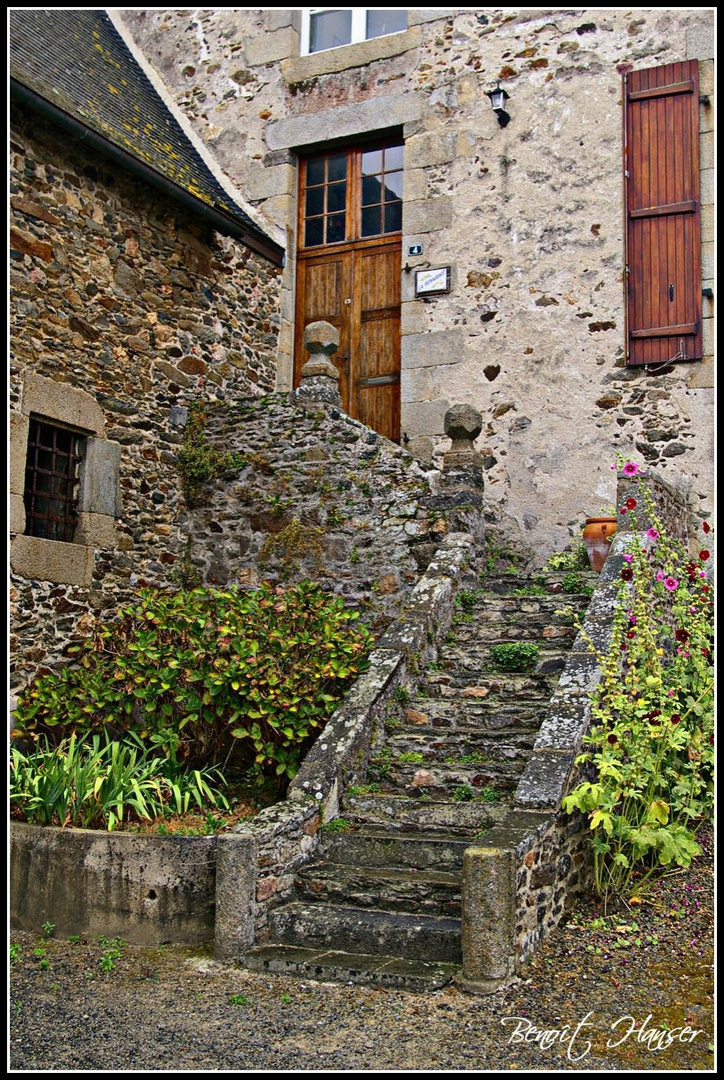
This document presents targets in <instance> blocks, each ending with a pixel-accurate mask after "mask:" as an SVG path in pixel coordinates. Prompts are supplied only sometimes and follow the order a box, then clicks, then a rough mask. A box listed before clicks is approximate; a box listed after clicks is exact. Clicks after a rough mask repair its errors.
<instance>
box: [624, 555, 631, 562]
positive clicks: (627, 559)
mask: <svg viewBox="0 0 724 1080" xmlns="http://www.w3.org/2000/svg"><path fill="white" fill-rule="evenodd" d="M623 561H624V562H627V563H632V562H633V555H624V556H623Z"/></svg>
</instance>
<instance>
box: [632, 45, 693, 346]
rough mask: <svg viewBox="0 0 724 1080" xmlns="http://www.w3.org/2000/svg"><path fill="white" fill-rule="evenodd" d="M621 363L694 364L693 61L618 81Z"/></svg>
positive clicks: (636, 73)
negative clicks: (622, 193)
mask: <svg viewBox="0 0 724 1080" xmlns="http://www.w3.org/2000/svg"><path fill="white" fill-rule="evenodd" d="M625 97H626V111H625V123H626V135H625V142H626V147H625V150H626V162H625V189H626V214H627V222H626V224H627V228H626V246H627V251H626V268H627V290H626V292H627V296H626V299H627V324H628V361H629V363H630V364H665V363H668V362H670V361H677V360H698V359H700V358H701V356H702V326H701V202H700V192H699V74H698V63H697V61H696V60H690V61H689V60H687V61H684V62H681V63H675V64H666V65H664V66H663V67H658V68H649V69H647V70H644V71H632V72H629V74H628V75H627V76H626V95H625Z"/></svg>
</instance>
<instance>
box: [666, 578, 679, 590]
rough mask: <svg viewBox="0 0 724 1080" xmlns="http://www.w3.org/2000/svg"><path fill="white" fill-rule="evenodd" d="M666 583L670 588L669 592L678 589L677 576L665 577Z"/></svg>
mask: <svg viewBox="0 0 724 1080" xmlns="http://www.w3.org/2000/svg"><path fill="white" fill-rule="evenodd" d="M664 585H665V586H666V588H667V589H668V590H669V592H673V591H674V589H678V587H679V582H678V581H677V579H676V578H675V577H667V578H665V579H664Z"/></svg>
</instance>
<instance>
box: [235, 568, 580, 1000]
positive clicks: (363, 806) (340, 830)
mask: <svg viewBox="0 0 724 1080" xmlns="http://www.w3.org/2000/svg"><path fill="white" fill-rule="evenodd" d="M576 578H577V579H578V581H579V582H580V583H581V584H582V586H583V587H584V589H585V587H586V586H589V587H590V586H593V584H594V583H595V581H596V578H597V575H595V574H588V573H585V572H581V573H579V574H577V575H576ZM531 584H532V585H533V588H534V589H535V590H537V591H533V590H531V589H530V586H531ZM574 585H575V582H574V581H573V580H572V579H571V577H570V576H569V577H564V575H562V574H560V573H559V574H542V573H541V572H539V573H537V574H535V575H533V577H532V578H523V577H521V576H520V575H516V576H512V575H501V576H497V577H491V576H489V577H487V578H486V579H485V581H484V582H483V584H482V586H481V587H479V588H475V589H466V590H464V591H461V592H460V593H459V594H458V598H457V606H456V612H457V614H456V616H455V619H454V621H453V625H452V627H451V632H450V634H449V635H448V639H447V641H446V642H445V644H444V645H443V647H442V648H441V649H440V651H439V658H438V661H437V663H436V664H434V665H431V666H430V667H429V668H428V669H427V670H426V671H425V673H424V677H423V679H422V681H421V683H420V684H419V687H418V690H417V693H416V695H415V696H414V697H412V698H410V699H409V700H407V699H406V698H407V695H405V694H404V693H401V694H400V695H399V698H400V699H401V700H399V702H398V706H397V715H396V716H390V717H388V721H387V724H386V740H385V743H384V745H383V746H382V747H381V749H379V750H377V752H376V753H375V755H374V756H373V758H372V759H371V761H370V763H369V768H368V782H367V783H366V784H364V785H360V786H358V787H352V788H350V789H348V791H346V792H345V793H344V796H343V802H342V806H341V809H340V817H339V818H337V819H335V820H334V821H332V822H329V823H328V824H327V825H325V826H323V827H322V829H321V830H320V845H319V848H318V851H317V854H316V858H315V860H314V861H313V862H310V863H308V864H307V865H306V866H304V867H303V868H302V869H301V870H300V871H298V873H297V876H296V881H295V889H294V895H293V897H292V898H291V899H290V900H289V901H288V902H285V903H283V904H280V905H279V906H278V907H276V908H274V909H273V910H272V911H271V912H270V916H269V926H270V939H269V940H268V941H266V942H265V943H263V944H259V945H257V946H255V947H254V948H252V949H250V950H248V951H247V952H246V954H245V956H244V959H243V962H244V963H245V965H246V966H247V967H249V968H251V969H253V970H257V971H269V972H277V973H286V974H298V975H303V976H304V977H306V978H310V979H322V980H326V981H330V982H355V983H370V984H377V985H382V986H388V987H403V988H405V989H409V990H425V989H432V988H435V987H439V986H442V985H445V984H446V983H448V982H450V981H451V980H452V979H453V978H455V976H456V974H457V973H458V972H459V970H460V966H461V963H462V955H461V921H460V918H461V909H460V908H461V904H460V893H461V889H460V876H461V869H462V863H463V853H464V851H465V849H466V848H467V847H469V846H470V845H471V844H477V843H479V842H481V841H482V842H484V837H485V834H486V833H487V832H488V831H489V830H490V829H491V828H492V827H493V826H494V825H495V824H497V823H499V822H500V821H502V820H503V818H504V817H505V816H506V815H507V813H508V812H509V810H510V808H511V805H512V802H513V798H514V794H515V789H516V785H517V783H518V779H519V777H520V775H521V773H522V771H523V769H524V767H525V764H526V762H527V760H528V757H529V755H530V752H531V749H532V747H533V744H534V742H535V738H536V733H537V731H538V728H539V727H540V724H541V723H542V721H543V717H544V715H545V712H546V707H547V705H548V702H549V700H550V697H551V694H552V692H553V690H554V688H555V686H556V683H557V681H558V678H559V676H560V673H561V671H562V669H563V665H564V663H565V655H566V652H567V651H568V649H569V648H570V646H571V644H572V642H573V639H574V637H575V634H576V627H575V624H574V616H575V614H580V615H582V614H583V612H584V611H585V608H586V606H587V603H588V600H589V596H590V593H589V592H586V591H578V592H570V591H566V592H564V591H563V590H564V588H566V589H568V590H570V589H571V588H572V587H574ZM526 586H528V592H527V594H523V595H521V592H525V587H526ZM511 642H521V643H522V642H529V643H531V644H535V645H536V646H537V647H538V657H537V662H536V663H534V665H533V667H532V668H531V670H527V671H501V670H499V668H497V667H496V665H495V664H494V663H493V662H492V660H491V654H490V649H491V647H492V646H494V645H499V644H502V643H511Z"/></svg>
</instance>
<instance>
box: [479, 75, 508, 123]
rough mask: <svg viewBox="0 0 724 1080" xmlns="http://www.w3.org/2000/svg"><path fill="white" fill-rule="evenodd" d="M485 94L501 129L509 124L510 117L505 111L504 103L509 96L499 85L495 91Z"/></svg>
mask: <svg viewBox="0 0 724 1080" xmlns="http://www.w3.org/2000/svg"><path fill="white" fill-rule="evenodd" d="M485 93H486V94H487V95H488V97H489V98H490V104H491V105H492V107H493V112H494V113H495V114H496V116H497V117H498V123H499V124H500V126H501V127H505V126H506V125H507V124H509V123H510V117H509V116H508V114H507V112H506V111H505V103H506V101H507V100H508V98H509V97H510V94H508V93H507V92H506V91H505V90H503V88H502V87H501V85H500V83H498V85H497V86H496V87H495V90H486V91H485Z"/></svg>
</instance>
